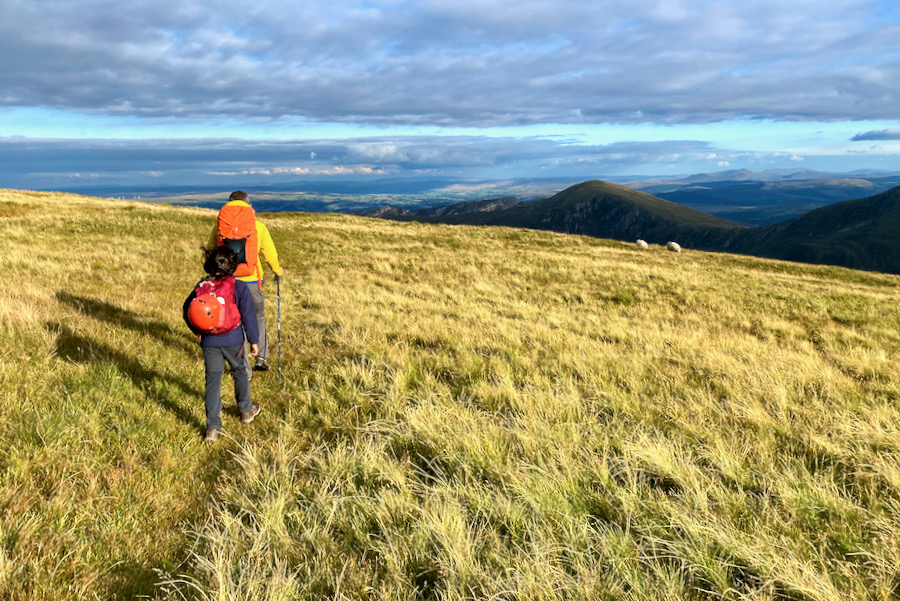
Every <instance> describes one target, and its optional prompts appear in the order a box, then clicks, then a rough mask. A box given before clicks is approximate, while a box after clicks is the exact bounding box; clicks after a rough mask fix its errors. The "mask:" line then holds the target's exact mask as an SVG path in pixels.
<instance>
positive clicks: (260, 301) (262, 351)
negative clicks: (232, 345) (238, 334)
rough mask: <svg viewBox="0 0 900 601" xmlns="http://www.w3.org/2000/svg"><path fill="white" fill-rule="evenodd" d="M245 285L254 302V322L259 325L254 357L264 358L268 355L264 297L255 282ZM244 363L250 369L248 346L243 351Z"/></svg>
mask: <svg viewBox="0 0 900 601" xmlns="http://www.w3.org/2000/svg"><path fill="white" fill-rule="evenodd" d="M245 285H246V286H247V289H248V290H249V291H250V296H252V297H253V302H254V303H255V304H256V324H257V326H258V327H259V355H257V356H256V358H257V359H265V358H266V357H268V356H269V337H268V336H267V335H266V298H265V296H263V292H262V290H260V289H259V287H258V286H257V285H256V284H255V283H253V284H245ZM246 342H247V339H246V338H244V343H245V346H246ZM244 365H246V366H247V369H248V370H250V369H251V367H250V349H249V348H248V349H247V350H246V352H245V353H244Z"/></svg>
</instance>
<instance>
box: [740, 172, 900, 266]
mask: <svg viewBox="0 0 900 601" xmlns="http://www.w3.org/2000/svg"><path fill="white" fill-rule="evenodd" d="M731 250H732V251H733V252H740V253H745V254H751V255H756V256H760V257H771V258H776V259H785V260H789V261H799V262H803V263H819V264H825V265H840V266H843V267H851V268H854V269H865V270H870V271H881V272H884V273H900V187H896V188H893V189H891V190H888V191H887V192H882V193H881V194H876V195H874V196H869V197H867V198H860V199H856V200H848V201H844V202H839V203H835V204H831V205H828V206H826V207H822V208H820V209H816V210H814V211H810V212H809V213H807V214H805V215H802V216H800V217H796V218H794V219H790V220H788V221H784V222H781V223H777V224H774V225H770V226H767V227H762V228H753V229H751V230H745V231H743V232H741V235H740V236H739V237H737V238H735V239H734V240H733V241H732V244H731Z"/></svg>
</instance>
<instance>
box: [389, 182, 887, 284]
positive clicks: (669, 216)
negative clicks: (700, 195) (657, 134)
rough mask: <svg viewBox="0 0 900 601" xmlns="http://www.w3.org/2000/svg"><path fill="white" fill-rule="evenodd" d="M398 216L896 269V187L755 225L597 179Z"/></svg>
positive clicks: (884, 270) (833, 263) (863, 267)
mask: <svg viewBox="0 0 900 601" xmlns="http://www.w3.org/2000/svg"><path fill="white" fill-rule="evenodd" d="M466 204H471V203H466ZM383 216H385V217H387V218H394V217H391V216H389V214H385V215H383ZM400 218H401V219H405V220H409V219H414V220H417V221H428V222H439V223H450V224H466V225H501V226H509V227H523V228H530V229H539V230H551V231H557V232H563V233H571V234H582V235H588V236H594V237H598V238H611V239H615V240H624V241H634V240H636V239H638V238H642V239H644V240H646V241H648V242H650V243H656V244H665V243H666V242H668V241H669V240H674V241H677V242H678V243H679V244H681V246H682V247H683V248H688V249H691V248H693V249H698V250H710V251H726V252H734V253H740V254H748V255H755V256H761V257H769V258H775V259H785V260H790V261H800V262H806V263H819V264H827V265H841V266H845V267H851V268H855V269H865V270H875V271H882V272H886V273H900V186H898V187H895V188H893V189H891V190H889V191H887V192H882V193H880V194H876V195H873V196H869V197H866V198H861V199H855V200H849V201H843V202H839V203H833V204H831V205H828V206H826V207H822V208H819V209H816V210H813V211H810V212H809V213H807V214H805V215H802V216H800V217H796V218H793V219H789V220H786V221H783V222H781V223H777V224H773V225H768V226H764V227H754V228H751V227H746V226H743V225H740V224H738V223H735V222H733V221H728V220H725V219H721V218H719V217H716V216H714V215H710V214H707V213H703V212H701V211H697V210H694V209H691V208H689V207H685V206H682V205H680V204H676V203H674V202H670V201H667V200H664V199H662V198H658V197H656V196H652V195H650V194H646V193H644V192H638V191H636V190H631V189H629V188H626V187H624V186H619V185H616V184H611V183H609V182H604V181H599V180H594V181H589V182H584V183H581V184H577V185H575V186H572V187H570V188H566V189H565V190H563V191H562V192H560V193H558V194H556V195H554V196H552V197H550V198H546V199H543V200H539V201H535V202H532V203H527V204H521V205H516V206H513V207H512V208H508V209H504V210H496V211H490V212H461V213H454V212H452V211H447V210H445V211H444V212H443V213H442V214H433V215H428V216H418V217H417V216H412V215H409V214H407V215H403V216H401V217H400Z"/></svg>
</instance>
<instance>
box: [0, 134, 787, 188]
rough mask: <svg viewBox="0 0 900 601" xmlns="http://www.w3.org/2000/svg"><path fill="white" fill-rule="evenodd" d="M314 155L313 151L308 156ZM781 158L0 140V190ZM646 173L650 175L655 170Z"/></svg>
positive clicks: (346, 144) (484, 144) (401, 140)
mask: <svg viewBox="0 0 900 601" xmlns="http://www.w3.org/2000/svg"><path fill="white" fill-rule="evenodd" d="M312 148H315V149H316V150H315V151H314V153H313V151H312V150H311V149H312ZM790 160H791V155H789V154H785V153H769V154H766V153H747V152H741V151H726V150H722V149H713V148H712V147H711V146H710V144H709V143H707V142H703V141H694V140H668V141H660V142H617V143H612V144H577V143H573V142H572V141H571V140H567V139H563V138H495V137H487V136H437V135H434V136H384V137H378V138H374V137H369V138H358V139H350V140H338V139H313V140H247V139H195V140H180V139H170V140H163V139H151V140H41V139H21V138H2V137H0V187H28V188H46V187H52V186H54V185H62V184H59V182H61V181H63V180H65V181H71V178H72V177H74V176H73V174H81V178H82V179H85V175H84V174H87V173H90V174H91V177H92V178H93V179H94V180H103V181H105V182H109V183H116V182H120V183H122V184H123V185H135V184H138V183H146V184H148V185H149V184H150V183H153V184H154V185H158V184H159V182H160V181H165V182H166V183H167V184H184V185H209V184H215V183H217V182H226V181H227V182H231V181H234V180H240V181H245V182H246V181H251V182H260V183H278V182H291V181H298V180H305V179H314V178H332V177H342V178H348V179H354V178H355V179H363V178H365V179H373V178H378V177H385V176H393V177H420V178H421V177H423V176H425V175H428V176H434V177H449V176H453V177H458V176H459V175H460V174H466V176H467V177H469V178H477V177H485V178H487V179H493V180H497V179H508V178H514V177H534V176H535V175H536V174H539V173H542V172H543V173H548V174H552V175H553V176H554V177H560V176H562V177H578V178H582V177H583V178H585V179H591V178H595V177H602V176H605V175H607V174H614V173H628V174H634V173H640V172H641V169H642V168H645V167H650V169H649V170H650V171H658V166H660V165H663V166H668V165H674V164H703V165H716V164H719V165H725V164H729V163H730V164H736V163H741V164H747V163H753V164H757V165H762V166H765V165H771V164H776V163H780V164H784V163H785V162H787V161H790ZM653 166H657V168H656V169H654V168H653Z"/></svg>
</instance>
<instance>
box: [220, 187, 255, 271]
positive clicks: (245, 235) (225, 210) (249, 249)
mask: <svg viewBox="0 0 900 601" xmlns="http://www.w3.org/2000/svg"><path fill="white" fill-rule="evenodd" d="M216 222H217V225H218V236H217V238H218V243H219V246H228V247H230V248H231V249H232V250H234V252H235V253H236V254H237V256H238V266H237V269H236V270H235V271H234V275H235V276H237V277H242V276H248V275H256V276H257V279H258V280H262V274H261V273H259V238H258V237H257V234H256V213H255V212H254V211H253V208H252V207H250V206H248V205H226V206H224V207H222V209H221V210H220V211H219V217H218V219H217V221H216Z"/></svg>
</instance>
